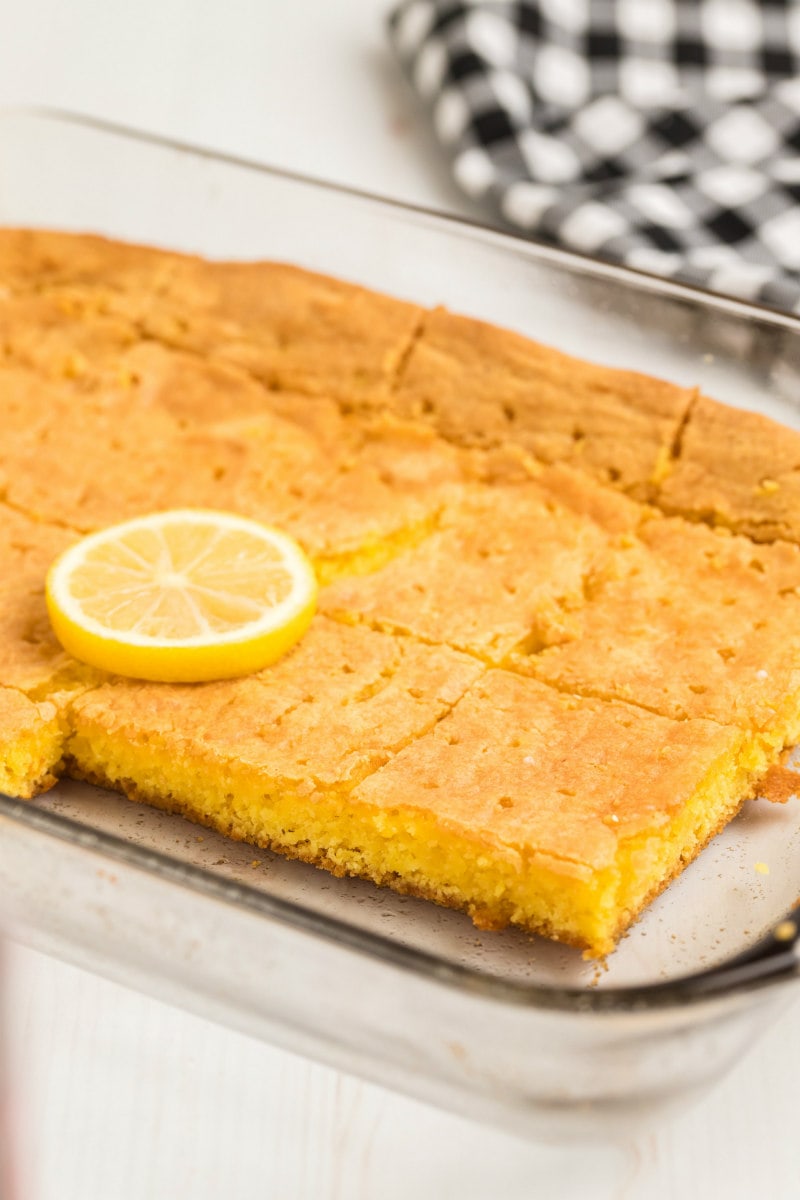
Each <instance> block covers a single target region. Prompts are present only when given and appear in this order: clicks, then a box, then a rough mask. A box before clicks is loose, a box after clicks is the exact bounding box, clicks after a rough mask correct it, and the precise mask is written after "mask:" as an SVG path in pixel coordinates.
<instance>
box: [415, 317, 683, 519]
mask: <svg viewBox="0 0 800 1200" xmlns="http://www.w3.org/2000/svg"><path fill="white" fill-rule="evenodd" d="M691 398H692V393H691V392H690V391H688V390H686V389H684V388H679V387H676V386H674V385H673V384H669V383H664V382H662V381H661V380H658V379H653V378H650V377H649V376H645V375H637V374H635V373H633V372H630V371H620V370H615V369H612V368H610V367H599V366H594V365H592V364H589V363H586V362H582V361H580V360H578V359H575V358H571V357H569V356H568V355H565V354H561V353H559V352H558V351H556V350H552V349H550V348H549V347H547V346H541V345H539V344H538V343H536V342H532V341H530V340H529V339H527V338H524V337H522V336H520V335H519V334H516V333H512V332H510V331H508V330H504V329H498V328H497V327H496V326H493V325H487V324H485V323H483V322H481V321H474V320H471V319H469V318H467V317H460V316H457V315H455V314H453V313H449V312H447V311H446V310H444V309H436V310H435V311H434V312H432V313H429V314H428V315H427V316H426V319H425V323H424V326H423V329H422V332H421V334H420V336H419V337H418V338H417V339H416V341H415V342H414V345H413V347H412V350H411V353H410V356H409V358H408V360H407V362H406V365H405V368H404V370H403V372H402V375H401V378H400V380H399V382H398V386H397V389H396V391H395V397H394V403H395V405H396V406H397V407H398V409H399V411H400V412H401V413H402V414H403V415H407V416H413V417H415V418H417V419H423V420H428V421H430V422H432V423H433V424H434V425H435V426H436V428H437V429H438V430H439V432H440V433H441V434H442V435H443V436H444V437H446V438H452V439H454V440H456V441H459V442H463V443H466V444H467V445H483V446H486V445H497V444H499V443H503V442H509V441H510V442H514V443H517V444H519V445H521V446H523V447H524V448H525V449H527V450H528V451H530V453H532V454H533V455H535V457H537V458H539V459H541V460H542V461H543V462H569V463H572V464H574V465H577V466H579V467H581V468H582V469H584V470H587V471H589V472H591V473H592V474H594V475H596V476H598V477H599V478H601V479H603V480H605V481H607V482H612V483H614V484H615V485H617V486H619V487H621V488H623V489H625V490H627V491H630V492H631V493H633V494H635V495H637V496H639V497H641V498H646V497H647V496H648V495H650V494H651V492H652V489H653V486H654V484H655V483H656V481H657V480H658V478H659V477H660V475H661V473H662V472H663V470H664V469H665V467H666V465H667V461H668V459H669V455H670V453H671V449H672V446H673V442H674V440H675V438H676V436H677V433H678V430H679V428H680V426H681V422H682V420H683V417H684V414H685V412H686V410H687V408H688V406H689V403H690V401H691Z"/></svg>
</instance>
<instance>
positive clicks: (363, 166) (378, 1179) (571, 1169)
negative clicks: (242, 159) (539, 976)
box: [0, 0, 800, 1200]
mask: <svg viewBox="0 0 800 1200" xmlns="http://www.w3.org/2000/svg"><path fill="white" fill-rule="evenodd" d="M384 12H385V2H384V3H375V2H373V3H371V4H370V3H365V2H364V0H335V2H331V0H327V2H326V0H294V2H293V3H287V2H285V0H284V2H283V3H281V0H226V2H224V3H223V0H213V2H211V3H203V4H198V3H197V2H196V0H137V2H136V3H135V4H127V5H126V4H123V3H121V2H119V0H70V2H69V3H64V0H26V3H24V4H20V3H18V0H13V2H12V0H0V20H1V21H2V37H0V103H6V104H7V103H19V102H30V103H38V104H52V105H56V106H62V107H67V108H72V109H76V110H81V111H84V112H88V113H93V114H96V115H101V116H105V117H108V118H111V119H116V120H119V121H123V122H127V123H130V124H135V125H140V126H142V127H145V128H149V129H152V130H156V131H159V132H162V133H167V134H173V135H176V136H180V137H185V138H188V139H190V140H194V141H196V142H199V143H203V144H206V145H210V146H214V147H217V148H221V149H226V150H230V151H234V152H237V153H242V154H247V155H251V156H253V157H256V158H259V159H262V160H264V161H268V162H274V163H277V164H280V165H284V166H288V167H293V168H296V169H300V170H305V171H308V172H310V173H312V174H316V175H319V176H323V177H328V178H330V179H335V180H338V181H341V182H346V183H351V184H355V185H357V186H362V187H366V188H369V189H371V190H375V191H377V192H381V193H383V194H386V195H393V196H396V197H398V198H401V199H406V200H415V201H417V202H420V203H423V204H431V205H434V206H436V207H440V208H448V209H450V210H452V211H458V212H467V211H468V206H467V204H466V202H465V201H463V200H462V199H461V198H460V196H459V195H458V194H457V193H456V191H455V189H454V188H453V186H452V185H451V183H450V182H449V180H448V177H447V173H446V170H445V167H444V165H443V164H442V162H441V160H440V159H439V157H438V156H437V155H436V153H435V152H434V148H433V146H432V144H431V141H430V139H429V137H428V136H427V134H426V133H425V131H424V130H423V128H422V126H421V124H420V123H419V122H417V120H416V117H415V114H414V108H413V104H412V102H411V100H410V97H409V95H408V93H407V91H406V88H405V85H404V84H403V82H402V80H401V79H400V78H399V76H398V74H397V72H396V70H395V68H394V65H393V63H392V62H391V59H390V57H389V55H388V53H387V51H386V46H385V41H384V37H383V32H382V17H383V13H384ZM7 980H8V982H7V991H8V997H7V999H8V1004H7V1010H8V1018H7V1029H6V1031H5V1032H6V1035H7V1037H6V1040H7V1045H8V1062H9V1087H10V1097H11V1109H12V1117H13V1123H14V1128H15V1131H16V1143H17V1145H16V1150H17V1167H18V1172H19V1178H20V1187H19V1197H20V1198H21V1200H161V1198H162V1197H163V1198H164V1200H182V1198H183V1197H191V1200H217V1198H220V1200H222V1198H225V1200H228V1198H232V1200H272V1198H274V1200H306V1198H308V1200H311V1198H312V1197H313V1200H360V1198H364V1200H394V1198H397V1200H400V1198H401V1197H402V1198H403V1200H406V1198H408V1197H414V1198H415V1200H449V1198H452V1200H517V1198H519V1200H522V1198H523V1197H524V1198H528V1197H537V1198H542V1200H550V1198H551V1197H554V1198H558V1200H561V1198H563V1200H678V1198H680V1200H693V1198H694V1197H698V1198H700V1197H703V1198H705V1197H717V1196H719V1197H725V1200H751V1198H752V1197H755V1196H768V1197H770V1200H796V1198H797V1197H800V1139H798V1138H797V1134H796V1120H795V1116H794V1114H795V1107H796V1095H797V1091H798V1086H797V1080H798V1077H800V1007H799V1006H798V1004H795V1006H794V1007H793V1008H792V1009H791V1010H790V1011H788V1012H787V1013H786V1015H785V1016H784V1017H783V1019H782V1021H781V1022H780V1023H779V1024H778V1025H776V1026H775V1027H774V1028H773V1029H771V1030H769V1031H768V1032H767V1033H766V1034H765V1035H764V1037H763V1038H762V1040H761V1041H760V1043H759V1044H757V1045H756V1046H755V1047H754V1048H753V1050H752V1052H751V1053H750V1055H749V1056H748V1057H746V1058H745V1060H744V1061H743V1062H742V1063H741V1065H740V1066H739V1067H738V1069H737V1070H736V1071H735V1072H734V1073H733V1074H732V1075H731V1076H730V1077H729V1078H728V1079H727V1080H726V1081H725V1082H724V1083H723V1084H722V1085H720V1086H719V1087H718V1088H717V1090H716V1091H715V1092H713V1093H712V1094H711V1095H710V1096H709V1098H708V1099H707V1100H705V1101H704V1102H703V1103H702V1104H701V1105H700V1106H698V1107H696V1108H695V1109H693V1110H692V1111H691V1112H690V1113H688V1114H687V1115H686V1116H684V1117H682V1118H680V1119H678V1120H676V1121H675V1122H674V1123H673V1124H671V1125H669V1126H663V1127H661V1128H659V1129H657V1130H654V1131H653V1133H652V1134H651V1135H650V1136H649V1137H646V1138H643V1139H640V1140H638V1141H637V1142H630V1143H621V1144H619V1145H609V1146H607V1147H594V1148H576V1147H569V1148H564V1147H562V1148H553V1147H542V1146H534V1145H528V1144H525V1143H523V1142H520V1141H518V1140H515V1139H512V1138H509V1137H506V1136H504V1135H503V1134H502V1133H498V1132H495V1131H492V1130H485V1129H481V1128H479V1127H477V1126H473V1125H470V1124H468V1123H467V1122H464V1121H461V1120H459V1119H457V1118H455V1117H451V1116H448V1115H446V1114H443V1113H439V1112H436V1111H434V1110H432V1109H429V1108H426V1107H423V1106H422V1105H418V1104H415V1103H413V1102H411V1101H409V1100H407V1099H404V1098H401V1097H397V1096H393V1095H390V1094H389V1093H387V1092H384V1091H382V1090H381V1089H379V1088H376V1087H373V1086H369V1085H366V1084H362V1083H360V1082H358V1081H356V1080H353V1079H350V1078H347V1077H344V1076H342V1075H340V1074H338V1073H336V1072H334V1071H331V1070H329V1069H327V1068H324V1067H321V1066H318V1065H315V1064H312V1063H308V1062H305V1061H302V1060H300V1059H297V1058H295V1057H293V1056H290V1055H288V1054H287V1053H286V1052H284V1051H282V1050H280V1049H276V1048H273V1047H268V1046H262V1045H260V1044H257V1043H254V1042H252V1041H249V1040H248V1039H246V1038H243V1037H241V1036H239V1035H236V1034H233V1033H230V1032H229V1031H227V1030H224V1029H221V1028H217V1027H215V1026H212V1025H210V1024H208V1023H206V1022H203V1021H201V1020H199V1019H198V1018H196V1017H191V1016H188V1015H186V1014H184V1013H181V1012H177V1011H175V1010H173V1009H170V1008H167V1007H165V1006H163V1005H161V1004H158V1003H156V1002H155V1001H152V1000H149V999H147V998H145V997H143V996H140V995H137V994H134V993H131V992H128V991H126V990H124V989H122V988H119V987H117V986H115V985H112V984H110V983H107V982H105V981H103V980H100V979H97V978H95V977H92V976H89V975H86V974H84V973H83V972H81V971H78V970H76V969H74V968H72V967H68V966H65V965H64V964H61V963H58V962H56V961H54V960H51V959H47V958H44V957H42V956H41V955H39V954H36V953H34V952H32V951H29V950H23V949H21V948H14V949H12V951H11V953H10V954H9V956H8V963H7Z"/></svg>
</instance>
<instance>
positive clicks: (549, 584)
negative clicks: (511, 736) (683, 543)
mask: <svg viewBox="0 0 800 1200" xmlns="http://www.w3.org/2000/svg"><path fill="white" fill-rule="evenodd" d="M587 485H588V487H589V488H591V487H592V486H593V485H592V484H591V481H587ZM554 494H557V493H554V491H553V490H550V491H548V490H547V489H546V488H545V487H544V486H540V485H539V483H538V482H529V483H527V484H521V485H519V486H509V487H501V486H496V487H491V488H481V487H475V488H472V489H468V490H466V491H465V494H464V497H463V500H462V502H461V503H460V504H457V505H453V506H452V507H450V508H447V509H446V510H445V512H444V513H443V515H442V517H441V518H440V527H439V528H438V530H437V531H436V532H435V533H433V534H432V535H431V536H430V537H429V538H427V539H426V540H425V541H424V542H422V543H421V544H420V545H419V546H418V547H416V548H415V549H414V550H412V551H409V552H408V553H406V554H403V555H400V556H399V557H398V558H396V559H394V560H393V561H392V562H391V563H389V565H388V566H387V567H385V568H384V569H383V570H382V571H379V572H377V573H375V574H373V575H369V576H366V577H364V578H361V579H342V580H340V581H339V582H337V583H335V584H334V585H333V586H332V587H331V588H330V589H328V591H327V592H326V593H325V594H324V596H323V598H322V606H323V608H324V610H325V611H326V612H327V613H329V614H330V615H332V616H334V617H336V619H338V620H343V621H351V622H359V621H360V622H365V623H366V624H368V625H371V626H373V627H375V628H378V629H383V630H388V631H392V632H395V633H402V634H411V635H413V636H414V637H417V638H420V639H421V640H422V641H426V642H432V643H445V644H447V645H450V646H454V647H456V648H457V649H460V650H464V651H467V652H469V653H472V654H475V655H477V656H478V657H480V658H482V659H483V660H484V661H486V662H489V663H494V664H497V663H500V662H502V661H503V660H504V659H505V657H506V656H507V655H508V654H510V653H511V651H512V650H513V649H514V648H515V647H517V646H519V645H520V644H524V646H525V647H526V648H527V649H528V650H531V649H532V648H534V647H535V648H537V649H538V648H541V647H542V646H544V645H551V644H553V643H558V642H560V641H562V640H564V639H565V638H567V637H569V636H570V630H571V628H572V625H573V622H574V620H575V612H576V610H578V609H579V608H580V607H581V605H582V604H583V602H584V590H585V586H586V582H587V580H588V579H589V578H590V576H591V575H592V573H593V572H594V571H596V570H598V569H600V566H601V564H602V563H603V561H604V559H605V556H606V555H607V553H608V549H609V545H610V536H609V534H608V533H607V532H606V530H605V529H604V528H603V524H601V523H600V520H602V521H606V520H608V521H609V522H610V523H611V524H612V525H613V524H614V523H615V522H619V523H624V521H625V518H626V517H627V519H628V520H629V521H631V522H633V521H635V520H637V519H638V516H639V513H638V509H636V506H635V505H633V504H630V503H629V502H627V501H625V500H624V498H620V500H621V502H622V505H623V506H628V505H629V510H630V511H628V512H627V513H620V512H619V511H617V510H616V507H615V506H609V512H608V513H605V512H603V513H598V514H595V516H598V517H599V518H600V519H598V520H596V519H594V518H593V517H592V516H589V515H582V514H580V513H578V512H575V511H573V510H572V509H571V508H570V507H567V505H566V504H561V503H559V502H558V501H557V500H556V499H554ZM564 498H565V499H566V500H573V499H576V497H575V496H574V495H572V494H566V492H565V494H564Z"/></svg>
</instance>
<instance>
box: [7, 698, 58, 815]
mask: <svg viewBox="0 0 800 1200" xmlns="http://www.w3.org/2000/svg"><path fill="white" fill-rule="evenodd" d="M63 746H64V729H63V726H62V724H61V722H60V721H59V715H58V710H57V708H56V705H55V704H51V703H50V702H48V701H42V702H39V703H37V702H35V701H33V700H29V699H28V697H27V696H25V695H24V694H23V693H22V692H18V691H15V690H14V689H13V688H7V687H0V747H2V753H0V792H5V793H6V794H7V795H11V796H18V797H21V798H22V799H24V800H27V799H30V797H31V796H35V795H37V794H38V793H39V792H44V791H46V790H47V789H48V788H50V787H52V786H53V784H54V783H55V782H56V780H57V778H58V775H59V774H60V773H61V770H62V768H63V761H62V755H63Z"/></svg>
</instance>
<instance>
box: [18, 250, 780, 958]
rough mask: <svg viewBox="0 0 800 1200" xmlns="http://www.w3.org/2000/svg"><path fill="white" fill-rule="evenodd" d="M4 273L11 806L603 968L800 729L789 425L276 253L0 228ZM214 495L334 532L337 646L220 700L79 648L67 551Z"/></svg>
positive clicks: (284, 521)
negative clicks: (360, 897)
mask: <svg viewBox="0 0 800 1200" xmlns="http://www.w3.org/2000/svg"><path fill="white" fill-rule="evenodd" d="M0 288H1V289H2V293H1V294H0V331H2V335H3V350H4V353H3V362H2V364H1V365H0V422H2V427H3V429H4V436H3V438H2V439H0V649H2V653H1V654H0V689H1V690H0V747H2V750H1V751H0V762H1V763H2V772H3V773H2V775H0V787H2V788H3V790H6V791H9V792H11V793H12V794H16V795H20V796H30V795H33V794H35V793H36V792H37V791H39V790H43V789H44V788H46V787H48V786H50V785H51V784H52V782H53V781H54V780H55V779H56V778H57V777H58V776H59V775H60V774H63V773H66V774H72V775H76V776H78V777H82V778H89V779H92V780H94V781H96V782H100V783H104V784H106V785H107V786H111V787H115V788H117V789H118V790H120V791H122V792H124V793H126V794H128V795H130V796H135V797H137V798H140V799H146V800H147V801H149V802H151V803H153V804H156V805H159V806H161V807H162V808H166V809H170V810H173V811H178V812H182V813H184V814H185V815H187V816H189V817H191V818H192V819H194V820H198V821H201V822H204V823H206V824H208V825H211V826H213V827H214V828H216V829H218V830H220V831H222V832H223V833H226V834H228V835H231V836H235V837H239V838H244V839H246V840H249V841H252V842H254V843H255V844H258V845H262V846H271V847H273V848H275V849H277V850H279V851H281V852H282V853H286V854H292V855H294V856H296V857H301V858H304V859H305V860H307V861H310V862H316V863H317V864H318V865H322V866H325V867H327V868H329V869H331V870H333V871H334V872H336V873H340V874H341V873H345V872H349V873H353V874H358V875H364V876H366V877H368V878H370V879H373V880H375V881H377V882H379V883H383V884H387V885H389V886H392V887H395V888H397V889H399V890H403V891H409V892H413V893H415V894H419V895H423V896H427V897H429V898H432V899H435V900H438V901H439V902H441V903H445V904H449V905H455V906H458V907H461V908H464V909H466V910H467V911H468V912H469V913H470V914H471V915H472V916H473V918H474V919H475V920H476V921H477V922H479V923H481V924H484V925H492V926H500V925H503V924H506V923H508V922H512V923H516V924H520V925H522V926H524V927H525V928H528V929H531V930H533V931H535V932H541V933H545V934H547V935H548V936H551V937H556V938H559V939H562V940H565V941H569V942H571V943H574V944H576V945H580V946H582V947H584V948H586V949H588V950H589V951H590V952H592V953H595V954H602V953H606V952H607V951H608V950H609V949H611V948H612V946H613V944H614V942H615V940H616V939H617V938H618V937H619V936H620V935H621V934H622V932H624V930H625V928H627V926H628V925H629V924H630V922H631V921H632V920H633V919H634V917H635V916H636V914H637V913H638V912H639V911H640V910H641V908H642V907H643V906H644V905H645V904H646V903H647V902H648V901H649V899H650V898H651V897H652V896H653V895H655V894H656V893H657V891H658V890H659V889H660V888H661V887H663V886H664V885H665V884H666V883H667V882H668V881H669V879H670V878H672V877H673V876H674V875H675V874H677V873H678V872H679V871H680V870H681V869H682V868H683V867H684V866H685V865H686V863H687V862H688V861H690V860H691V858H692V857H693V856H694V855H695V854H696V853H697V852H698V851H699V850H700V849H701V848H702V846H703V845H704V844H705V842H706V841H707V840H708V838H709V837H711V836H713V834H714V833H715V832H716V831H717V830H718V829H719V828H721V827H722V825H724V824H725V822H726V821H728V820H730V819H731V817H732V816H733V815H734V814H735V812H736V811H737V810H738V808H739V806H740V805H741V803H742V802H743V801H744V799H745V798H746V797H748V796H751V795H754V794H755V793H756V792H757V790H758V786H759V780H760V779H761V778H763V777H764V775H765V774H766V773H767V771H768V770H769V768H770V766H771V765H773V764H775V763H777V762H779V761H780V758H781V755H782V752H783V750H784V749H785V747H786V746H788V745H791V744H793V743H794V742H795V741H797V740H798V738H799V737H800V678H798V671H797V667H796V664H797V661H798V659H797V650H798V637H800V628H799V626H800V622H798V608H797V605H798V603H800V601H798V591H797V589H798V588H799V587H800V562H798V556H799V555H800V552H799V551H798V549H797V547H796V545H794V544H793V543H795V542H797V541H800V511H798V510H797V509H796V507H795V501H794V499H793V497H794V492H793V484H792V478H793V473H792V471H793V468H792V461H793V456H794V447H795V445H796V441H797V435H795V434H792V433H791V432H790V431H784V430H782V429H781V428H780V427H779V426H776V425H774V423H771V422H768V421H765V420H764V419H762V418H754V417H752V415H748V414H737V413H735V412H732V411H731V410H728V409H724V408H722V406H715V405H714V403H713V402H711V401H706V400H705V399H704V398H698V397H697V396H696V395H695V394H694V393H693V392H692V391H691V389H683V388H676V387H674V386H673V385H670V384H664V383H661V382H659V381H657V380H650V379H647V378H646V377H643V376H637V375H633V374H630V373H628V372H620V371H617V370H613V369H610V368H604V367H593V366H591V365H589V364H585V363H580V362H578V361H577V360H574V359H570V358H568V357H567V356H564V355H561V354H559V353H557V352H555V351H551V350H548V349H547V348H545V347H541V346H537V345H535V344H534V343H531V342H528V341H527V340H526V339H524V338H521V337H520V336H519V335H516V334H511V333H507V332H505V331H501V330H495V329H492V328H491V327H489V326H486V325H482V324H480V323H477V322H473V321H470V320H468V319H467V318H460V317H455V316H452V315H451V314H446V313H444V312H442V311H436V312H433V313H423V312H422V311H421V310H419V309H418V308H416V307H415V306H413V305H406V304H404V303H403V302H401V301H394V300H390V299H388V298H386V297H378V296H375V295H373V294H372V293H369V292H367V291H366V290H365V289H363V288H358V287H355V286H353V285H348V284H343V283H339V282H338V281H332V280H325V279H324V278H322V277H320V276H316V275H312V274H310V273H307V272H303V271H301V270H299V269H297V268H287V267H283V266H281V265H275V264H211V263H203V262H202V261H201V260H199V259H192V258H186V257H182V256H180V255H174V254H167V253H162V252H159V251H152V250H141V251H140V250H138V249H137V248H135V247H124V246H118V245H116V244H113V243H106V242H104V241H103V240H102V239H97V238H82V237H70V236H67V235H51V234H47V233H44V234H39V233H31V232H26V231H5V232H3V231H0ZM720 422H722V425H720ZM726 422H727V426H725V423H726ZM723 427H727V428H729V431H730V436H729V438H728V440H727V443H726V446H728V445H730V446H738V449H737V450H735V451H731V452H728V450H727V449H724V450H723V451H721V452H720V454H719V455H718V457H717V459H716V461H715V460H714V457H713V449H712V448H713V441H714V439H715V438H717V437H718V436H720V434H719V430H720V429H721V428H723ZM737 439H738V440H737ZM796 461H797V462H800V457H798V458H797V460H796ZM773 464H774V471H773V473H772V474H770V475H767V474H766V473H765V472H766V470H767V468H768V467H769V469H770V470H772V466H773ZM753 480H755V482H754V483H753V482H752V481H753ZM773 483H775V484H777V487H773V486H772V484H773ZM754 488H757V491H758V494H757V495H755V493H754V491H753V489H754ZM710 496H711V497H712V498H711V499H710V498H709V497H710ZM753 497H754V498H753ZM184 505H198V506H208V507H214V508H222V509H228V510H232V511H236V512H241V513H243V514H245V515H248V516H253V517H257V518H259V519H262V520H266V521H268V522H272V523H274V524H277V525H280V526H281V527H282V528H284V529H286V530H287V532H289V533H292V534H293V535H294V536H295V537H297V538H298V539H299V540H300V541H301V543H302V544H303V546H304V547H305V548H306V550H307V551H308V553H309V554H310V555H311V556H312V559H313V560H314V562H315V565H316V567H317V571H318V574H319V576H320V580H321V583H322V584H323V589H322V592H321V600H320V607H321V610H322V611H321V615H319V616H318V617H317V618H315V621H314V623H313V624H312V626H311V629H310V631H309V633H308V634H307V636H306V638H305V639H304V640H303V642H301V644H300V645H299V646H298V647H296V648H295V650H294V651H292V652H290V654H288V655H287V656H286V657H285V659H283V660H281V661H280V662H279V663H277V664H275V665H274V666H273V667H271V668H269V669H268V670H267V671H265V672H261V673H260V674H259V675H256V676H252V677H249V678H247V679H244V680H235V681H228V682H226V683H218V684H205V685H193V686H188V685H187V686H177V685H157V684H139V683H135V682H134V681H130V680H121V679H113V678H111V677H108V676H104V675H103V674H102V673H101V672H96V671H91V670H89V669H88V668H85V667H83V666H82V665H81V664H78V663H76V662H75V661H74V660H71V659H69V657H68V656H66V655H65V654H64V653H63V651H61V650H60V648H59V647H58V645H57V644H56V643H55V641H54V639H53V637H52V633H51V632H50V630H49V625H48V623H47V618H46V613H45V606H44V600H43V582H44V574H45V571H46V569H47V565H48V564H49V562H50V561H51V559H52V558H53V557H54V556H55V555H56V554H57V553H58V552H59V551H60V549H62V548H63V547H64V546H65V545H66V544H69V542H70V541H71V540H73V539H74V538H75V537H76V536H78V535H79V534H80V533H82V532H86V531H89V530H93V529H96V528H100V527H102V526H104V525H107V524H109V523H112V522H114V521H118V520H122V519H124V518H126V517H128V516H134V515H137V514H139V513H144V512H150V511H153V510H155V509H161V508H171V507H177V506H184ZM665 513H673V514H675V513H677V514H678V515H672V516H665V515H664V514H665ZM732 531H735V532H734V533H732Z"/></svg>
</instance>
